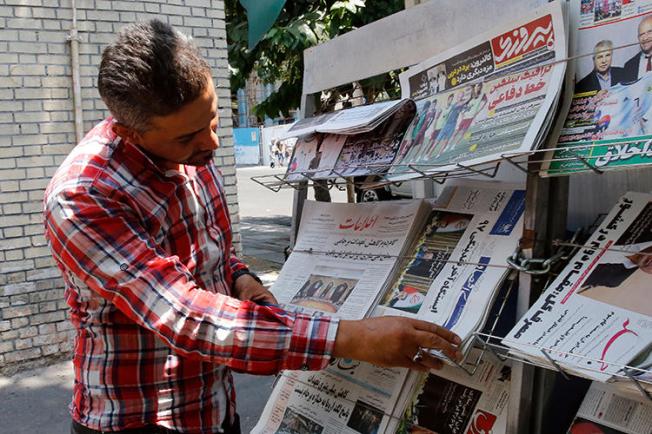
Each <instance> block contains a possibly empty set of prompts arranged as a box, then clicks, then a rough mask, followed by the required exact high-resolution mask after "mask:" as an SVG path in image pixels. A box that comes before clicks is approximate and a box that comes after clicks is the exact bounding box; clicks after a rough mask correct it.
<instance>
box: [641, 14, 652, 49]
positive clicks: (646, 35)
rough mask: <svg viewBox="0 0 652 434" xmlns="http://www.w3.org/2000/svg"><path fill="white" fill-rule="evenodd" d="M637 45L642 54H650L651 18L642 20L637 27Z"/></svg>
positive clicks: (651, 44) (651, 41) (651, 43)
mask: <svg viewBox="0 0 652 434" xmlns="http://www.w3.org/2000/svg"><path fill="white" fill-rule="evenodd" d="M638 43H639V44H641V51H642V52H643V53H645V54H652V17H646V18H644V19H643V21H641V23H640V24H639V25H638Z"/></svg>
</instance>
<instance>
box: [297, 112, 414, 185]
mask: <svg viewBox="0 0 652 434" xmlns="http://www.w3.org/2000/svg"><path fill="white" fill-rule="evenodd" d="M415 111H416V106H415V104H414V102H412V101H410V100H402V101H390V102H382V103H376V104H372V105H369V106H363V107H355V108H352V109H346V110H342V111H338V112H333V113H329V114H327V115H321V116H317V117H315V118H308V119H304V120H301V121H299V122H297V124H295V126H293V127H292V128H291V129H290V130H289V134H292V133H293V132H294V133H301V137H300V138H299V139H298V140H297V143H296V144H295V146H294V152H293V154H292V158H291V159H290V162H289V163H288V170H287V173H286V175H285V179H286V180H288V181H304V180H307V179H326V178H337V177H342V176H361V175H369V174H374V173H384V172H386V171H387V168H388V167H389V164H390V163H391V162H392V161H393V160H394V158H395V156H396V152H397V151H398V147H399V145H400V143H401V139H402V138H403V133H404V132H405V130H406V128H407V127H408V125H409V124H410V122H411V121H412V119H413V118H414V113H415ZM306 125H310V126H306ZM352 126H354V127H352Z"/></svg>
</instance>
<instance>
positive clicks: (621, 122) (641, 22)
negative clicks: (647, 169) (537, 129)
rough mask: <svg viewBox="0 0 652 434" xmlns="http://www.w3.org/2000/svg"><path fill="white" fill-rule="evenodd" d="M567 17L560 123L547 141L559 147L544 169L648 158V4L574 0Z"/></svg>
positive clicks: (651, 131) (651, 141) (651, 8)
mask: <svg viewBox="0 0 652 434" xmlns="http://www.w3.org/2000/svg"><path fill="white" fill-rule="evenodd" d="M569 15H570V27H571V57H572V59H573V60H571V61H570V64H569V72H568V77H569V80H568V82H567V86H566V87H567V89H568V92H567V95H566V97H565V99H566V104H565V106H566V109H565V110H564V113H565V114H566V116H565V119H566V120H565V124H564V128H563V129H562V130H561V132H560V133H559V136H558V138H557V139H556V140H555V141H554V143H555V144H556V145H557V147H558V148H563V149H559V150H558V151H556V152H554V154H553V153H550V154H548V155H547V156H546V160H548V163H547V164H546V166H545V167H544V172H543V173H544V174H547V175H567V174H571V173H575V172H581V171H586V170H590V169H589V167H588V166H587V164H586V163H588V164H589V165H592V166H593V167H595V168H597V169H600V170H607V169H614V168H627V167H633V166H643V165H648V164H650V163H652V118H651V116H652V64H651V65H650V66H648V63H649V60H648V59H649V56H650V54H652V38H651V37H650V31H651V30H652V1H651V0H630V1H627V2H624V1H623V2H620V1H617V2H602V1H596V2H586V1H580V0H573V1H572V2H571V7H570V14H569ZM578 156H579V157H581V158H583V159H584V161H582V160H581V159H579V158H578ZM550 160H552V161H550Z"/></svg>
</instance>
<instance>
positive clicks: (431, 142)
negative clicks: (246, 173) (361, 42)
mask: <svg viewBox="0 0 652 434" xmlns="http://www.w3.org/2000/svg"><path fill="white" fill-rule="evenodd" d="M565 26H566V24H565V18H564V13H563V8H562V4H561V3H560V2H559V1H554V2H551V3H548V4H546V5H544V6H542V7H540V8H538V9H536V10H535V11H533V12H532V13H531V14H529V15H528V16H526V17H523V18H521V19H518V20H512V21H510V22H509V23H505V24H503V25H501V26H498V27H496V28H495V29H493V30H492V31H490V32H487V33H484V34H482V35H479V36H477V37H474V38H472V39H470V40H469V41H467V42H465V43H464V44H462V45H460V46H457V47H454V48H451V49H450V50H447V51H445V52H444V53H442V54H439V55H437V56H435V57H433V58H431V59H428V60H426V61H424V62H422V63H421V64H419V65H417V66H415V67H413V68H410V69H409V70H408V71H406V72H404V73H402V74H401V76H400V79H401V88H402V91H403V95H402V96H403V97H404V98H407V97H409V98H412V99H414V100H415V101H416V103H417V116H416V117H415V120H414V121H413V123H412V125H411V126H410V128H409V129H408V131H407V132H406V134H405V136H404V138H403V143H402V144H401V148H400V149H399V152H398V155H397V157H396V160H395V161H394V163H393V165H392V166H393V167H392V168H391V169H390V171H389V175H388V176H387V177H388V178H389V179H390V180H395V181H398V180H404V179H409V178H414V177H418V176H420V173H419V172H425V173H429V174H436V173H440V172H444V173H448V172H451V171H455V170H466V169H465V168H464V167H466V166H469V165H477V164H482V163H488V162H494V161H498V160H500V159H501V158H502V155H504V154H506V153H511V154H515V153H523V152H528V151H530V150H532V149H536V148H537V147H539V146H540V144H541V143H542V141H543V139H544V138H545V137H546V134H547V131H548V129H549V127H550V126H551V124H552V120H553V117H554V114H555V112H556V108H557V104H558V101H559V99H560V93H561V92H560V91H561V86H562V83H563V79H564V72H565V68H566V62H565V59H566V56H567V42H566V29H565ZM460 165H462V166H460ZM415 168H416V169H417V170H414V169H415Z"/></svg>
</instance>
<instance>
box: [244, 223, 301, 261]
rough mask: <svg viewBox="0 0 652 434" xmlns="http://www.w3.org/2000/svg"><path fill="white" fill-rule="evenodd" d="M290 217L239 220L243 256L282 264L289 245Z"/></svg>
mask: <svg viewBox="0 0 652 434" xmlns="http://www.w3.org/2000/svg"><path fill="white" fill-rule="evenodd" d="M291 224H292V219H291V217H288V216H269V217H245V218H243V219H241V220H240V236H241V238H242V247H243V250H244V255H245V256H248V257H256V258H257V259H261V260H264V261H270V262H274V263H276V264H283V262H285V253H284V252H285V249H286V248H287V247H288V246H289V245H290V226H291Z"/></svg>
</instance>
